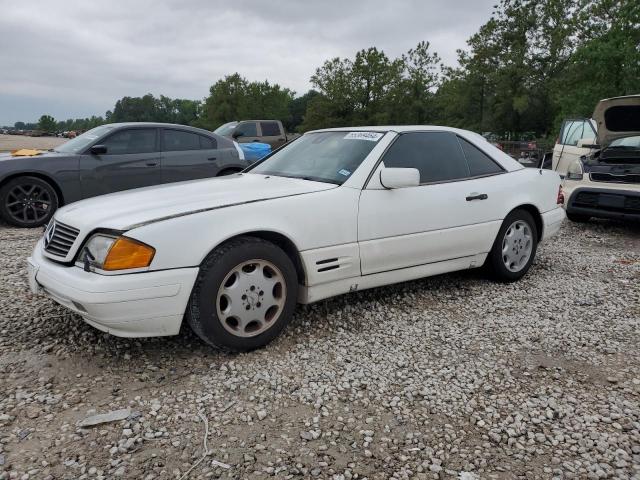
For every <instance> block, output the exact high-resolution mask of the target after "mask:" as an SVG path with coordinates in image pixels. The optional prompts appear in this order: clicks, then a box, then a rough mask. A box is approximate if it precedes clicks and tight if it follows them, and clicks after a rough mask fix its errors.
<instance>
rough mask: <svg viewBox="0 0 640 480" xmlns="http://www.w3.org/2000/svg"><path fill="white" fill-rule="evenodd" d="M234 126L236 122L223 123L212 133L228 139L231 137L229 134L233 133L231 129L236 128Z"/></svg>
mask: <svg viewBox="0 0 640 480" xmlns="http://www.w3.org/2000/svg"><path fill="white" fill-rule="evenodd" d="M236 125H238V122H229V123H225V124H224V125H220V126H219V127H218V128H216V129H215V130H214V131H213V133H216V134H218V135H221V136H223V137H229V136H231V133H233V129H234V128H236Z"/></svg>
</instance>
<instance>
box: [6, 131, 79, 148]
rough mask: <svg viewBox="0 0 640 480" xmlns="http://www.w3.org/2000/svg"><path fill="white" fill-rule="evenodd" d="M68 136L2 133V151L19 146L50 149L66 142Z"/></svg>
mask: <svg viewBox="0 0 640 480" xmlns="http://www.w3.org/2000/svg"><path fill="white" fill-rule="evenodd" d="M66 141H67V139H66V138H58V137H27V136H24V135H3V134H0V152H9V151H11V150H18V149H19V148H37V149H41V150H48V149H50V148H54V147H57V146H58V145H60V144H61V143H64V142H66Z"/></svg>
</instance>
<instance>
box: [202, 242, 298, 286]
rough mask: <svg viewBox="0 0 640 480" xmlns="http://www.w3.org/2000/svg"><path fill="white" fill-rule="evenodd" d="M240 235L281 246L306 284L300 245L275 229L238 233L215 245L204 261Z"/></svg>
mask: <svg viewBox="0 0 640 480" xmlns="http://www.w3.org/2000/svg"><path fill="white" fill-rule="evenodd" d="M239 237H257V238H261V239H262V240H266V241H267V242H271V243H273V244H274V245H277V246H278V247H280V248H281V249H282V250H283V251H284V253H286V254H287V256H288V257H289V258H290V259H291V261H292V262H293V265H294V266H295V269H296V274H297V275H298V283H299V284H300V285H306V278H307V275H306V272H305V269H304V264H303V263H302V257H301V256H300V251H299V250H298V247H297V246H296V244H295V243H294V242H293V240H291V239H290V238H289V237H287V236H286V235H284V234H282V233H280V232H275V231H273V230H254V231H247V232H242V233H238V234H236V235H233V236H231V237H229V238H226V239H225V240H223V241H222V242H220V243H218V244H217V245H216V246H215V247H213V248H212V249H211V250H210V251H209V252H207V255H205V256H204V258H203V259H202V261H204V259H205V258H207V257H208V256H209V254H210V253H211V252H213V251H214V250H216V249H217V248H219V247H220V246H221V245H224V244H225V243H227V242H229V241H231V240H234V239H236V238H239Z"/></svg>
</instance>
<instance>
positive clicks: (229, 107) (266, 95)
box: [200, 73, 294, 129]
mask: <svg viewBox="0 0 640 480" xmlns="http://www.w3.org/2000/svg"><path fill="white" fill-rule="evenodd" d="M293 97H294V92H293V91H291V90H289V89H288V88H283V87H281V86H280V85H278V84H271V83H269V82H267V81H265V82H249V81H248V80H247V79H245V78H244V77H242V76H241V75H240V74H239V73H234V74H233V75H227V76H226V77H224V78H223V79H221V80H218V81H217V82H216V83H214V84H213V85H212V86H211V88H210V89H209V96H208V97H207V98H206V99H205V101H204V105H203V107H202V117H201V121H200V124H201V125H202V126H204V127H205V128H208V129H214V128H217V127H218V126H220V125H221V124H223V123H226V122H230V121H233V120H243V119H250V118H265V119H276V120H281V121H282V122H284V123H287V122H288V120H289V104H290V103H291V102H292V101H293Z"/></svg>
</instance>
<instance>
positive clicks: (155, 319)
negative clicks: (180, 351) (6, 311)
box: [27, 241, 198, 337]
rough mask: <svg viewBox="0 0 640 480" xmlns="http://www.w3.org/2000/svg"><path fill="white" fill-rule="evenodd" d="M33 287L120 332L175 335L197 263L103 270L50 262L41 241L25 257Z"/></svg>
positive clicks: (100, 325)
mask: <svg viewBox="0 0 640 480" xmlns="http://www.w3.org/2000/svg"><path fill="white" fill-rule="evenodd" d="M27 263H28V265H27V266H28V270H29V287H30V289H31V291H32V292H33V293H44V294H46V295H48V296H49V297H51V298H52V299H53V300H55V301H56V302H58V303H59V304H60V305H63V306H64V307H67V308H68V309H70V310H72V311H74V312H75V313H77V314H78V315H80V316H81V317H82V318H83V319H84V320H85V321H86V322H87V323H88V324H90V325H92V326H94V327H95V328H97V329H99V330H102V331H104V332H108V333H110V334H112V335H116V336H119V337H156V336H164V335H176V334H177V333H178V332H179V331H180V325H181V324H182V318H183V316H184V312H185V309H186V306H187V303H188V301H189V297H190V295H191V290H192V288H193V284H194V283H195V280H196V277H197V275H198V268H197V267H193V268H180V269H174V270H162V271H155V272H141V273H130V274H121V275H100V274H97V273H92V272H85V271H84V270H83V269H82V268H79V267H75V266H73V267H68V266H64V265H60V264H58V263H55V262H52V261H51V260H49V259H47V258H46V257H44V256H43V255H42V241H40V242H38V245H36V248H35V249H34V251H33V253H32V255H31V257H29V258H28V260H27Z"/></svg>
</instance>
